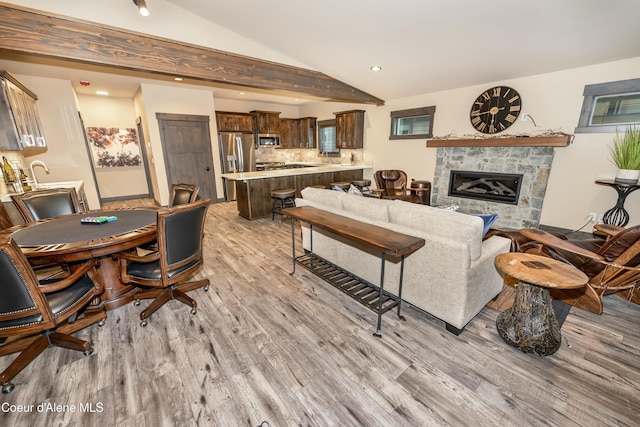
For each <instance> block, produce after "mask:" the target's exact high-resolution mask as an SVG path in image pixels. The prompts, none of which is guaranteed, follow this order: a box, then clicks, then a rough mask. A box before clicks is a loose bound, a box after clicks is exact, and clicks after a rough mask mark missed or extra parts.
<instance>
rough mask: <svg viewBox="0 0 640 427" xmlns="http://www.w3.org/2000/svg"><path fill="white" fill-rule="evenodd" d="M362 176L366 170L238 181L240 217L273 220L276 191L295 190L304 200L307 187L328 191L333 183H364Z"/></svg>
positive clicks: (237, 200)
mask: <svg viewBox="0 0 640 427" xmlns="http://www.w3.org/2000/svg"><path fill="white" fill-rule="evenodd" d="M362 175H363V171H362V169H358V170H345V171H337V172H324V173H314V174H301V175H287V176H277V177H265V178H259V179H247V180H240V181H236V204H237V207H238V214H239V215H240V216H241V217H243V218H246V219H249V220H253V219H258V218H265V217H269V216H271V209H272V208H273V200H272V199H271V192H272V191H274V190H278V189H281V188H294V189H295V190H296V197H300V192H301V191H302V190H303V189H304V188H306V187H310V186H312V185H324V186H326V187H328V185H329V183H331V182H334V181H346V182H351V181H353V180H356V179H362ZM328 191H329V190H328Z"/></svg>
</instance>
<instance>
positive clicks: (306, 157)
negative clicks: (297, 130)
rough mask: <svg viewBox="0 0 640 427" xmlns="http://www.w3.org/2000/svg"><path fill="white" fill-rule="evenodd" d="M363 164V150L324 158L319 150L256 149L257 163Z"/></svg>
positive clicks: (346, 151)
mask: <svg viewBox="0 0 640 427" xmlns="http://www.w3.org/2000/svg"><path fill="white" fill-rule="evenodd" d="M352 156H353V163H354V164H361V163H362V161H363V150H362V149H354V150H340V155H339V156H338V157H325V156H322V155H321V154H320V153H319V151H318V150H317V149H299V148H296V149H283V148H273V147H259V148H257V149H256V162H314V163H332V164H340V163H352V162H351V157H352Z"/></svg>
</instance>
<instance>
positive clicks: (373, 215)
mask: <svg viewBox="0 0 640 427" xmlns="http://www.w3.org/2000/svg"><path fill="white" fill-rule="evenodd" d="M392 203H393V200H385V199H374V198H372V197H359V196H354V195H352V194H347V196H346V197H343V198H342V209H343V210H345V211H347V212H351V213H353V214H357V215H359V216H363V217H365V218H369V219H373V220H376V221H384V222H389V210H388V207H389V205H390V204H392Z"/></svg>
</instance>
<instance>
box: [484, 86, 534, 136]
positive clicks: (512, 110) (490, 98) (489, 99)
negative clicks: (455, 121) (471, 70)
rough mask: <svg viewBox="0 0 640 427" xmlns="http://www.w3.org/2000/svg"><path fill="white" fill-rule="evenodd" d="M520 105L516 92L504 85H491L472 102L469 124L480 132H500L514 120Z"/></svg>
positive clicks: (520, 100)
mask: <svg viewBox="0 0 640 427" xmlns="http://www.w3.org/2000/svg"><path fill="white" fill-rule="evenodd" d="M521 107H522V99H521V98H520V94H518V92H516V91H515V90H513V89H512V88H510V87H506V86H496V87H492V88H491V89H489V90H486V91H484V92H482V93H481V94H480V96H478V98H477V99H476V100H475V101H474V102H473V105H472V106H471V125H472V126H473V127H474V128H475V129H476V130H478V131H479V132H482V133H489V134H493V133H498V132H502V131H503V130H505V129H507V128H508V127H509V126H511V125H512V124H513V123H514V122H515V121H516V119H517V118H518V115H519V114H520V109H521Z"/></svg>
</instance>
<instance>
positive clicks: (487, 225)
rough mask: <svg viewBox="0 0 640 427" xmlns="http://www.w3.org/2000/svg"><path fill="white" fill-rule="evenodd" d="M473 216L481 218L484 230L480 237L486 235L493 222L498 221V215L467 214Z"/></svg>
mask: <svg viewBox="0 0 640 427" xmlns="http://www.w3.org/2000/svg"><path fill="white" fill-rule="evenodd" d="M469 215H473V216H478V217H480V218H482V220H483V221H484V230H483V231H482V237H484V236H485V234H487V231H489V229H490V228H491V226H492V225H493V223H494V222H496V220H497V219H498V214H469Z"/></svg>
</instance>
